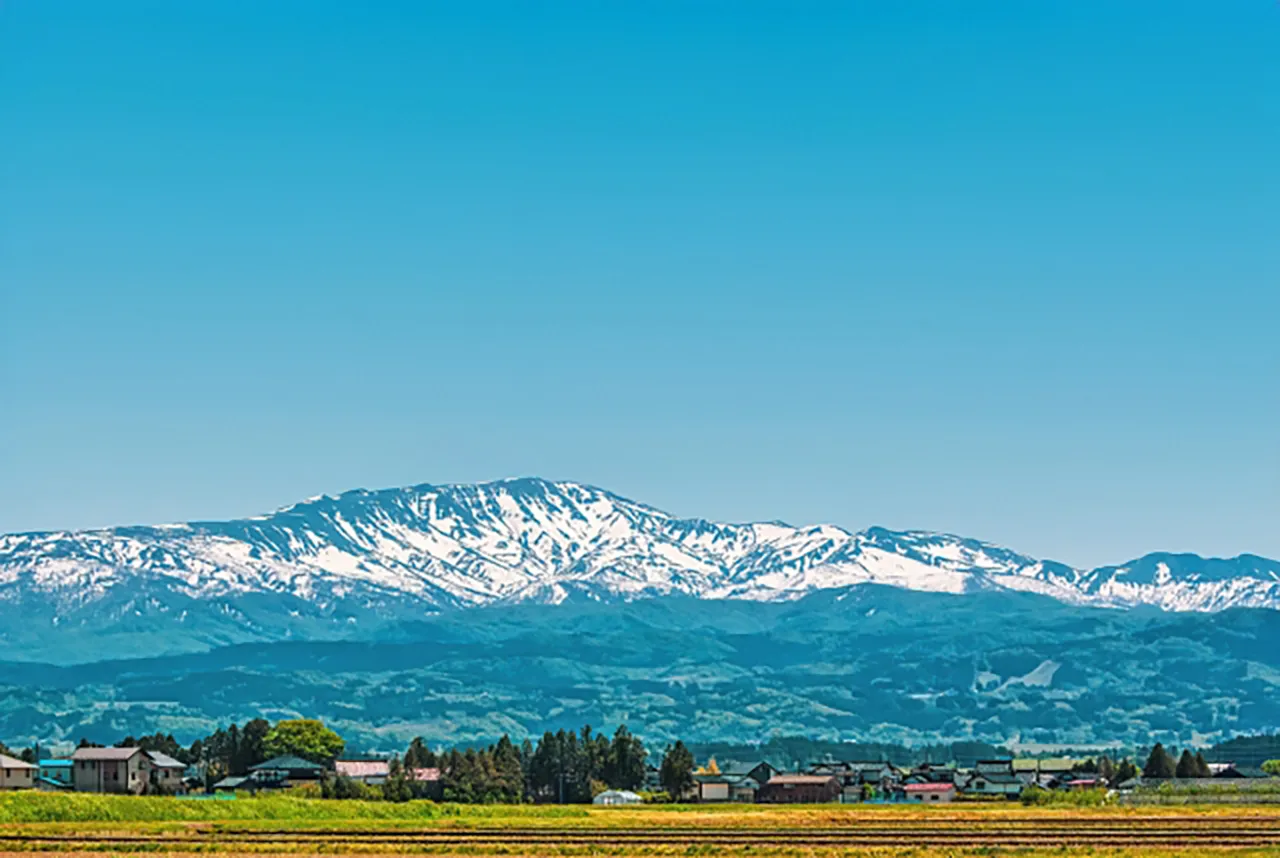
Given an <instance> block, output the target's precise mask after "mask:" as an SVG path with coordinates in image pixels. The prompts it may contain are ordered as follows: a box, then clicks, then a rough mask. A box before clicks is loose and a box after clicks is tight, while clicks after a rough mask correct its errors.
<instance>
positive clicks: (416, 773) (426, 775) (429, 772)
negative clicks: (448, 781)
mask: <svg viewBox="0 0 1280 858" xmlns="http://www.w3.org/2000/svg"><path fill="white" fill-rule="evenodd" d="M409 779H410V780H413V781H419V782H423V783H427V782H431V781H438V780H440V770H439V769H437V768H434V767H432V768H424V769H409Z"/></svg>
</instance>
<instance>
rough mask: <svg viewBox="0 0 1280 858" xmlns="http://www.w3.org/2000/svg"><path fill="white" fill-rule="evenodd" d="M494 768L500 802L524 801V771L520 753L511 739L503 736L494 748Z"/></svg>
mask: <svg viewBox="0 0 1280 858" xmlns="http://www.w3.org/2000/svg"><path fill="white" fill-rule="evenodd" d="M492 756H493V768H494V773H495V776H496V783H495V786H496V791H497V793H498V794H499V796H500V798H499V799H498V800H499V801H504V802H519V801H523V800H524V769H523V767H522V766H521V765H520V752H519V751H517V750H516V746H515V745H513V744H511V739H510V738H509V737H508V736H507V735H506V734H503V736H502V738H501V739H499V740H498V744H496V745H494V747H493V755H492Z"/></svg>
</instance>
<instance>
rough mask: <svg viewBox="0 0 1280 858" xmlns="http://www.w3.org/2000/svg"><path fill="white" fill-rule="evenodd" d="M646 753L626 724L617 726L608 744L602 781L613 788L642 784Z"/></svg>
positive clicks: (636, 787)
mask: <svg viewBox="0 0 1280 858" xmlns="http://www.w3.org/2000/svg"><path fill="white" fill-rule="evenodd" d="M646 757H647V754H646V753H645V750H644V744H643V743H642V742H641V741H640V740H639V739H638V738H637V737H635V736H632V735H631V732H630V731H629V730H627V725H626V724H623V725H621V726H620V727H618V729H617V731H616V732H615V733H614V734H613V741H612V742H611V743H610V744H609V753H608V761H607V764H606V766H605V772H604V782H605V783H607V784H608V785H609V786H610V787H611V788H613V789H638V788H639V787H641V786H642V785H643V784H644V762H645V758H646Z"/></svg>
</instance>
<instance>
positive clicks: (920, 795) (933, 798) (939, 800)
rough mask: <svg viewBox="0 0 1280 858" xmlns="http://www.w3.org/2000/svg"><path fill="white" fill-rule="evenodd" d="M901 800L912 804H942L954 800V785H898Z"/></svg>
mask: <svg viewBox="0 0 1280 858" xmlns="http://www.w3.org/2000/svg"><path fill="white" fill-rule="evenodd" d="M898 795H899V797H900V798H901V800H902V801H907V802H911V803H913V804H943V803H946V802H950V801H954V800H955V797H956V785H955V784H950V783H915V784H903V785H902V786H900V787H898Z"/></svg>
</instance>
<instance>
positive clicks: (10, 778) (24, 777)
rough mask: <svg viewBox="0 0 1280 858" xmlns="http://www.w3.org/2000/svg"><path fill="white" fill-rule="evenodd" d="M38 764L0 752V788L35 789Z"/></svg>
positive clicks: (38, 769)
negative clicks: (34, 764)
mask: <svg viewBox="0 0 1280 858" xmlns="http://www.w3.org/2000/svg"><path fill="white" fill-rule="evenodd" d="M39 771H40V767H39V766H33V765H32V764H31V763H26V762H23V761H22V760H19V759H17V758H16V757H10V756H8V755H6V754H0V790H10V789H35V788H36V777H37V773H38V772H39Z"/></svg>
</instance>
